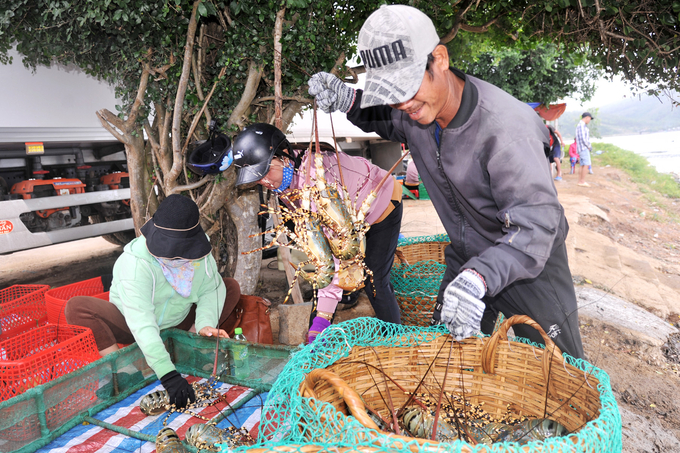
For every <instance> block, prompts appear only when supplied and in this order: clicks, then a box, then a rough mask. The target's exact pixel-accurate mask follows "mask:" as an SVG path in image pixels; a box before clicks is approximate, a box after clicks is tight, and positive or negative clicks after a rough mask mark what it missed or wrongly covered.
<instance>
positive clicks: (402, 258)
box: [394, 249, 410, 266]
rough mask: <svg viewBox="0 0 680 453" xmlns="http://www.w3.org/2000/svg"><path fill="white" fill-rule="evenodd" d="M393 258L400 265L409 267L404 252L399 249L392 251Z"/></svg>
mask: <svg viewBox="0 0 680 453" xmlns="http://www.w3.org/2000/svg"><path fill="white" fill-rule="evenodd" d="M394 256H395V257H396V258H397V259H398V260H399V262H401V264H405V265H407V266H410V264H409V262H408V260H407V259H406V255H404V252H402V251H401V250H399V249H396V250H395V251H394Z"/></svg>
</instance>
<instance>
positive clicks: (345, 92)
mask: <svg viewBox="0 0 680 453" xmlns="http://www.w3.org/2000/svg"><path fill="white" fill-rule="evenodd" d="M307 84H308V85H309V90H308V91H309V94H310V95H312V96H315V97H316V105H318V106H319V108H320V109H321V110H323V111H324V112H326V113H331V112H334V111H336V110H340V111H341V112H343V113H347V112H349V109H351V108H352V104H354V99H355V98H356V90H355V89H354V88H350V87H348V86H347V85H345V83H344V82H343V81H342V80H340V79H338V78H337V77H335V76H334V75H333V74H329V73H327V72H317V73H316V74H314V75H313V76H312V78H311V79H309V81H308V82H307Z"/></svg>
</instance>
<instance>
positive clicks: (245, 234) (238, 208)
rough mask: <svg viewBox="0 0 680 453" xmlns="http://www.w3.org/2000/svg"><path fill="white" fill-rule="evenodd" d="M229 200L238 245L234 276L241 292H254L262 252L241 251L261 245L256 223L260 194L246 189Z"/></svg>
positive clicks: (258, 276) (258, 275)
mask: <svg viewBox="0 0 680 453" xmlns="http://www.w3.org/2000/svg"><path fill="white" fill-rule="evenodd" d="M231 200H232V201H231V203H227V209H228V210H229V214H230V216H231V219H232V220H233V222H234V226H235V227H236V232H237V234H238V247H239V250H238V251H237V254H238V255H237V260H236V269H235V271H234V278H235V279H236V280H237V281H238V282H239V284H240V285H241V293H242V294H254V293H255V290H256V288H257V283H258V280H259V279H260V266H261V265H262V252H257V253H249V254H246V255H244V254H243V253H244V252H249V251H251V250H255V249H257V248H260V247H262V236H260V235H259V233H260V228H259V226H258V223H257V214H258V212H260V196H259V194H258V192H257V190H246V191H242V192H240V193H239V196H237V197H234V198H232V199H231ZM251 236H254V237H251Z"/></svg>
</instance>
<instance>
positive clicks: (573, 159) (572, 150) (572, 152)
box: [569, 140, 578, 175]
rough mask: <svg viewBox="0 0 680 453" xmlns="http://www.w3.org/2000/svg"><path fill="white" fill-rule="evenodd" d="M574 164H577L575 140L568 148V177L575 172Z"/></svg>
mask: <svg viewBox="0 0 680 453" xmlns="http://www.w3.org/2000/svg"><path fill="white" fill-rule="evenodd" d="M576 162H578V147H577V145H576V140H574V143H572V144H571V146H569V163H570V164H571V171H570V172H569V174H570V175H573V174H574V173H575V172H576Z"/></svg>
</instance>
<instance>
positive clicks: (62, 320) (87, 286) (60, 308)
mask: <svg viewBox="0 0 680 453" xmlns="http://www.w3.org/2000/svg"><path fill="white" fill-rule="evenodd" d="M75 296H92V297H98V298H99V299H104V300H109V293H108V291H107V292H104V284H103V283H102V279H101V277H95V278H91V279H89V280H83V281H82V282H77V283H71V284H70V285H66V286H61V287H59V288H52V289H51V290H49V291H47V293H45V304H46V306H47V320H48V321H49V322H50V324H67V322H66V317H65V316H64V307H65V305H66V302H68V300H69V299H70V298H72V297H75Z"/></svg>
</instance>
